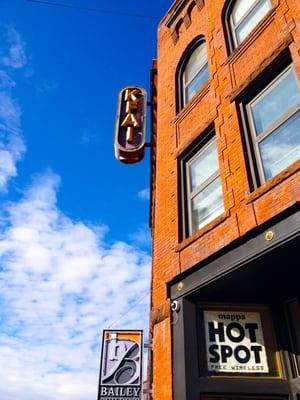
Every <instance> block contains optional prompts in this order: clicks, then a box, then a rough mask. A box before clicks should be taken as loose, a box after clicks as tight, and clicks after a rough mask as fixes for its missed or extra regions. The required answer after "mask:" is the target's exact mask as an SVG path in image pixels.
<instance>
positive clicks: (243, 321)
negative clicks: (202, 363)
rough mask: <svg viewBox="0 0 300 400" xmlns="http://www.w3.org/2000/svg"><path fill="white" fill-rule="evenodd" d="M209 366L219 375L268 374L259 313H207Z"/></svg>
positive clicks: (206, 332)
mask: <svg viewBox="0 0 300 400" xmlns="http://www.w3.org/2000/svg"><path fill="white" fill-rule="evenodd" d="M204 322H205V336H206V353H207V366H208V370H209V371H214V372H215V373H236V374H242V373H247V374H251V373H252V374H253V373H254V374H257V373H268V372H269V367H268V362H267V353H266V348H265V343H264V336H263V328H262V324H261V319H260V313H259V312H245V311H241V312H236V311H204Z"/></svg>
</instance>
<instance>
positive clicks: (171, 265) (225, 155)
mask: <svg viewBox="0 0 300 400" xmlns="http://www.w3.org/2000/svg"><path fill="white" fill-rule="evenodd" d="M177 3H178V2H175V3H174V5H176V4H177ZM224 3H226V2H224V0H214V1H205V4H204V2H203V1H187V2H186V4H185V6H184V7H182V9H181V11H180V12H179V14H178V15H177V17H176V18H175V19H174V21H172V23H169V24H168V25H169V26H168V27H167V26H166V22H167V21H168V20H169V18H170V16H171V14H172V11H173V10H174V7H173V8H171V9H170V11H169V14H168V15H167V16H166V17H165V18H164V19H163V20H162V22H161V24H160V26H159V29H158V60H157V69H158V78H157V99H158V107H157V136H156V137H157V143H156V149H155V152H154V154H155V157H156V168H155V184H153V188H155V190H153V191H152V204H153V207H154V212H153V220H152V236H153V271H152V308H153V312H152V326H151V331H152V335H153V399H155V400H169V399H171V398H172V387H171V386H172V385H171V382H172V376H171V337H170V335H171V334H170V324H171V322H170V318H169V312H167V311H166V308H168V303H166V301H167V285H166V284H167V282H169V281H170V280H171V279H173V278H174V277H175V276H176V275H178V274H180V273H181V272H183V271H187V270H188V269H189V268H191V267H193V266H194V265H195V264H197V263H198V262H199V261H201V260H204V259H205V258H207V257H209V256H210V255H212V254H213V253H214V252H216V251H218V250H220V249H222V248H223V247H224V246H226V245H228V244H230V243H231V242H233V241H234V240H236V239H238V238H240V237H241V236H243V235H245V234H246V233H249V232H251V230H253V229H255V228H256V227H257V226H259V225H261V224H264V223H266V222H267V221H269V220H270V219H272V218H273V217H275V216H276V215H278V214H280V213H282V212H284V211H285V210H287V209H288V208H290V207H292V206H294V205H296V204H299V197H300V189H299V187H300V177H299V167H300V162H299V161H298V162H296V163H294V164H292V165H291V166H290V167H288V168H287V169H286V170H284V171H282V172H281V173H280V174H278V175H277V176H276V177H275V178H273V179H271V180H269V181H268V182H267V183H265V184H263V185H262V186H260V187H259V188H258V189H256V190H251V188H250V185H249V179H248V175H249V174H248V173H247V163H246V158H245V151H244V149H243V145H242V132H241V129H240V123H239V120H238V112H237V106H236V103H235V101H234V100H235V99H236V97H237V96H238V95H239V94H240V93H241V92H242V91H243V90H244V89H245V87H247V86H248V85H249V84H250V83H251V82H252V81H253V80H254V79H255V78H256V77H257V76H258V75H259V74H260V73H261V72H262V71H263V70H264V69H265V68H267V66H268V65H269V64H270V63H271V62H272V61H273V60H274V59H275V58H276V57H277V56H278V55H279V54H281V52H282V51H283V49H286V48H288V49H289V51H290V53H291V56H292V60H293V63H294V65H295V69H296V71H297V73H298V75H300V21H299V15H300V2H299V1H298V0H273V9H272V10H271V11H270V12H269V13H268V14H267V15H266V17H265V18H264V19H263V20H262V21H261V22H260V23H259V25H258V26H257V27H256V28H255V29H254V31H253V32H252V33H251V35H250V36H249V37H248V38H247V39H246V40H245V41H244V42H243V43H242V44H241V45H240V46H239V47H238V48H237V49H236V50H234V51H233V52H232V53H231V54H229V52H228V50H227V47H228V46H227V44H226V39H225V28H224V26H223V23H222V12H223V7H224ZM225 6H226V4H225ZM297 16H298V17H297ZM199 35H203V36H204V37H205V40H206V43H207V47H208V61H209V71H210V79H209V81H208V83H207V84H206V85H205V87H203V89H202V90H201V91H200V92H199V93H197V95H196V96H195V97H194V98H193V99H192V100H191V101H190V102H189V103H188V104H187V105H186V106H185V107H184V108H183V109H182V110H181V111H179V112H176V69H177V66H178V63H179V61H180V60H181V57H182V55H183V52H184V51H185V49H186V48H187V47H188V45H189V44H190V43H191V41H192V40H193V39H194V38H196V37H197V36H199ZM212 123H213V124H214V128H215V133H216V140H217V145H218V156H219V164H220V173H221V180H222V189H223V195H224V204H225V213H224V214H223V215H222V216H221V217H219V218H217V219H216V220H215V221H213V222H211V223H210V224H208V225H207V226H205V227H204V228H202V229H200V231H198V232H196V233H195V234H194V235H192V236H191V237H189V238H187V239H185V240H183V241H180V239H179V238H180V234H179V229H180V224H179V213H180V205H179V204H178V199H179V193H178V191H179V186H178V157H180V155H181V154H182V153H183V152H184V150H185V149H186V148H187V147H188V146H189V145H190V144H191V143H193V141H195V140H196V138H199V136H200V135H201V133H202V132H204V131H205V129H206V128H207V127H208V126H210V125H211V124H212ZM153 176H154V175H153ZM157 315H159V317H157Z"/></svg>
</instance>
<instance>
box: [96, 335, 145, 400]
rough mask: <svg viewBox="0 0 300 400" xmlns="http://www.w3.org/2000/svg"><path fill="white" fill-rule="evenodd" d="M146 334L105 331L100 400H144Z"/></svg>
mask: <svg viewBox="0 0 300 400" xmlns="http://www.w3.org/2000/svg"><path fill="white" fill-rule="evenodd" d="M142 354H143V333H142V331H129V330H128V331H116V330H105V331H103V341H102V353H101V366H100V379H99V392H98V400H141V399H142Z"/></svg>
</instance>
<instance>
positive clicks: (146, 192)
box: [138, 188, 150, 201]
mask: <svg viewBox="0 0 300 400" xmlns="http://www.w3.org/2000/svg"><path fill="white" fill-rule="evenodd" d="M138 197H139V198H140V199H141V200H145V201H149V200H150V189H149V188H146V189H143V190H140V191H139V192H138Z"/></svg>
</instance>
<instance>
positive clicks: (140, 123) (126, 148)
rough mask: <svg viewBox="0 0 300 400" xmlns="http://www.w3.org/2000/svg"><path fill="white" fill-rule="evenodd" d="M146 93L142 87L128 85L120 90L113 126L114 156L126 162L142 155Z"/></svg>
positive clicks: (139, 158)
mask: <svg viewBox="0 0 300 400" xmlns="http://www.w3.org/2000/svg"><path fill="white" fill-rule="evenodd" d="M146 109H147V94H146V91H145V90H144V89H143V88H140V87H138V86H128V87H126V88H124V89H123V90H121V92H120V94H119V103H118V109H117V119H116V128H115V140H114V146H115V156H116V158H117V160H119V161H122V162H124V163H127V164H132V163H136V162H138V161H140V160H142V158H143V157H144V152H145V138H146Z"/></svg>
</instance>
